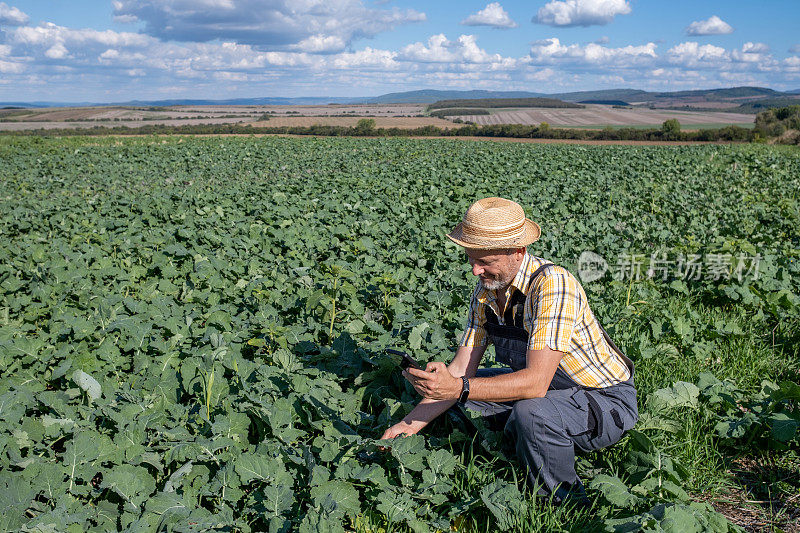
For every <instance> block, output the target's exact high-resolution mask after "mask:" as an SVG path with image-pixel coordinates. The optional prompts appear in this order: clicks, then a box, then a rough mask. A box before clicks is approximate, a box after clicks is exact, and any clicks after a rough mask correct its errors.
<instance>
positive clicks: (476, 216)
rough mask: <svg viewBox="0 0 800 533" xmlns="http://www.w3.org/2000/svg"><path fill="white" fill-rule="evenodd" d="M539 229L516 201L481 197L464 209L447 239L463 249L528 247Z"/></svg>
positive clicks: (534, 239)
mask: <svg viewBox="0 0 800 533" xmlns="http://www.w3.org/2000/svg"><path fill="white" fill-rule="evenodd" d="M541 233H542V230H541V229H540V228H539V225H538V224H536V222H533V221H532V220H528V219H527V218H525V212H524V211H523V210H522V206H520V205H519V204H518V203H517V202H512V201H511V200H506V199H505V198H494V197H493V198H484V199H483V200H478V201H477V202H475V203H474V204H472V205H471V206H469V209H467V212H466V213H465V214H464V219H463V220H462V221H461V222H459V224H458V225H457V226H456V227H455V229H453V231H451V232H450V234H449V235H447V238H448V239H450V240H451V241H453V242H454V243H456V244H458V245H461V246H463V247H464V248H475V249H480V250H494V249H498V248H514V247H517V246H528V245H529V244H531V243H532V242H535V241H537V240H538V239H539V236H540V235H541Z"/></svg>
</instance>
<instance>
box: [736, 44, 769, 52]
mask: <svg viewBox="0 0 800 533" xmlns="http://www.w3.org/2000/svg"><path fill="white" fill-rule="evenodd" d="M742 52H744V53H746V54H766V53H768V52H769V45H767V44H765V43H750V42H748V43H744V45H742Z"/></svg>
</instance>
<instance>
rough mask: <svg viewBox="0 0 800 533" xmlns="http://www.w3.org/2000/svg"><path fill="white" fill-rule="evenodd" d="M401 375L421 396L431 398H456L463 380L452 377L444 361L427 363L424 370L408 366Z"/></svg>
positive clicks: (459, 393)
mask: <svg viewBox="0 0 800 533" xmlns="http://www.w3.org/2000/svg"><path fill="white" fill-rule="evenodd" d="M403 376H404V377H405V378H406V379H407V380H408V382H409V383H411V385H413V386H414V389H416V391H417V392H418V393H420V395H422V397H423V398H429V399H431V400H457V399H458V397H459V396H460V395H461V387H462V386H463V382H462V381H461V379H460V378H457V377H454V376H453V375H452V374H451V373H450V372H449V371H448V370H447V365H445V364H444V363H439V362H434V363H428V365H427V366H426V367H425V370H418V369H416V368H408V369H406V370H404V371H403Z"/></svg>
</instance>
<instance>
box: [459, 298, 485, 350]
mask: <svg viewBox="0 0 800 533" xmlns="http://www.w3.org/2000/svg"><path fill="white" fill-rule="evenodd" d="M480 292H481V288H480V285H479V286H478V287H476V288H475V291H474V292H473V293H472V298H471V299H470V302H469V313H468V314H467V327H466V329H465V330H464V336H463V337H462V338H461V346H485V345H486V344H487V342H488V338H487V335H486V328H485V327H484V324H486V306H485V305H483V304H482V303H481V302H480V301H478V294H480Z"/></svg>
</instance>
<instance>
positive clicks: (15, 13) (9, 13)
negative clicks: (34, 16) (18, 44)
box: [0, 2, 30, 26]
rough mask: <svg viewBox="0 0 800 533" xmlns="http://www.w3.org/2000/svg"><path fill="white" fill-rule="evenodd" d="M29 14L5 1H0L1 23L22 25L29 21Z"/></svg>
mask: <svg viewBox="0 0 800 533" xmlns="http://www.w3.org/2000/svg"><path fill="white" fill-rule="evenodd" d="M29 18H30V17H28V15H27V14H25V13H23V12H22V11H20V10H19V9H17V8H16V7H14V6H10V5H8V4H6V3H5V2H0V24H4V25H6V26H22V25H23V24H27V23H28V19H29Z"/></svg>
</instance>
